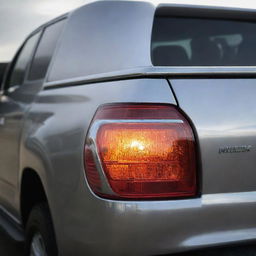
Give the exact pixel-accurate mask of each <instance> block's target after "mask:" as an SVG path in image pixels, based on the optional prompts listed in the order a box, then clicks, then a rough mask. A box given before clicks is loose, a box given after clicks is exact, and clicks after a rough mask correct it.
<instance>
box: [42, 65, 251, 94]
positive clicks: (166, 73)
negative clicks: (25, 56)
mask: <svg viewBox="0 0 256 256" xmlns="http://www.w3.org/2000/svg"><path fill="white" fill-rule="evenodd" d="M161 77H164V78H166V77H170V78H186V77H199V78H204V77H256V66H244V67H238V66H229V67H228V66H219V67H212V66H209V67H201V66H198V67H182V66H180V67H153V66H149V67H139V68H134V69H125V70H121V71H114V72H108V73H101V74H94V75H88V76H83V77H78V78H71V79H64V80H59V81H53V82H50V81H48V82H45V84H44V88H45V89H51V88H55V87H59V86H71V85H79V84H89V83H99V82H108V81H116V80H124V79H134V78H161Z"/></svg>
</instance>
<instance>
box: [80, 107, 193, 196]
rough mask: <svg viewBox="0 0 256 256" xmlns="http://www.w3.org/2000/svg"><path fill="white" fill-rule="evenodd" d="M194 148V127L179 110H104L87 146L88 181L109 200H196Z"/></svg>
mask: <svg viewBox="0 0 256 256" xmlns="http://www.w3.org/2000/svg"><path fill="white" fill-rule="evenodd" d="M195 147H196V145H195V138H194V135H193V131H192V129H191V126H190V124H189V122H188V121H187V120H186V118H185V117H184V115H183V114H181V113H180V111H179V110H178V109H177V108H176V107H175V106H172V105H159V104H108V105H103V106H101V107H100V108H99V109H98V110H97V112H96V114H95V117H94V119H93V121H92V124H91V127H90V130H89V133H88V136H87V140H86V144H85V157H84V159H85V172H86V177H87V180H88V183H89V185H90V187H91V189H92V190H93V192H94V193H96V194H97V195H99V196H101V197H105V198H112V199H114V198H116V199H167V198H179V197H191V196H195V195H196V189H197V185H196V180H197V178H196V149H195Z"/></svg>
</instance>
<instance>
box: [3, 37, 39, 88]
mask: <svg viewBox="0 0 256 256" xmlns="http://www.w3.org/2000/svg"><path fill="white" fill-rule="evenodd" d="M39 35H40V33H37V34H35V35H34V36H32V37H30V38H29V39H28V40H27V41H26V43H25V45H24V46H23V48H22V50H21V52H20V54H19V56H18V58H17V60H16V63H15V64H14V67H13V71H12V73H11V75H10V79H9V81H10V82H9V85H8V87H12V86H17V85H21V84H22V83H23V81H24V78H25V74H26V69H27V67H28V64H29V61H30V60H31V57H32V54H33V51H34V49H35V46H36V43H37V41H38V39H39Z"/></svg>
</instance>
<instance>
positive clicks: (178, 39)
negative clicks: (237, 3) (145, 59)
mask: <svg viewBox="0 0 256 256" xmlns="http://www.w3.org/2000/svg"><path fill="white" fill-rule="evenodd" d="M255 30H256V24H255V23H254V22H251V21H243V20H242V21H236V20H225V19H213V18H212V19H211V18H210V19H208V18H193V17H189V18H183V17H167V16H163V17H161V16H159V17H157V16H156V18H155V21H154V25H153V31H152V44H151V57H152V63H153V65H155V66H256V33H255Z"/></svg>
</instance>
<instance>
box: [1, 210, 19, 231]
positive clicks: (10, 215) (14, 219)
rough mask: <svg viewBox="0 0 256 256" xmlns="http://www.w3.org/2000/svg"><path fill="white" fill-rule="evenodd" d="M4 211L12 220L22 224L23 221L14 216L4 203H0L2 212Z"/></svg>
mask: <svg viewBox="0 0 256 256" xmlns="http://www.w3.org/2000/svg"><path fill="white" fill-rule="evenodd" d="M1 211H2V212H3V213H4V214H5V215H7V216H8V217H9V218H10V219H11V220H12V221H14V222H15V223H16V224H17V225H20V226H21V221H20V220H18V219H17V218H16V217H14V216H13V215H12V214H11V213H10V212H9V211H8V210H6V209H5V208H4V207H3V206H2V205H0V212H1Z"/></svg>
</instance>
